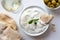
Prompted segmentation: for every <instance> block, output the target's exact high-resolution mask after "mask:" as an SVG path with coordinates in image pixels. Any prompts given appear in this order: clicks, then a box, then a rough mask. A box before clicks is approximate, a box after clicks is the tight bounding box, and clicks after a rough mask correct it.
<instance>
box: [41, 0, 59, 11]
mask: <svg viewBox="0 0 60 40" xmlns="http://www.w3.org/2000/svg"><path fill="white" fill-rule="evenodd" d="M42 1H43V3H44V0H42ZM44 5H45V7H46V8H48V9H50V10H57V9H59V8H60V6H58V7H56V8H50V7H48V6H47V5H46V4H45V3H44Z"/></svg>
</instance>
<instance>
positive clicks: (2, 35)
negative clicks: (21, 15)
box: [0, 14, 21, 40]
mask: <svg viewBox="0 0 60 40" xmlns="http://www.w3.org/2000/svg"><path fill="white" fill-rule="evenodd" d="M0 40H21V35H20V34H19V33H18V31H17V25H16V23H15V21H14V20H13V19H12V18H11V17H9V16H7V15H6V14H0Z"/></svg>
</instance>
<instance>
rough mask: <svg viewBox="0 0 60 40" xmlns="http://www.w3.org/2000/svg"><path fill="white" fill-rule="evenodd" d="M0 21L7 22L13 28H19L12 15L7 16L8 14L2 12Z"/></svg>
mask: <svg viewBox="0 0 60 40" xmlns="http://www.w3.org/2000/svg"><path fill="white" fill-rule="evenodd" d="M0 21H2V22H4V23H6V25H8V26H9V27H11V28H12V29H13V30H17V25H16V23H15V21H14V20H13V19H12V18H11V17H9V16H7V15H6V14H0Z"/></svg>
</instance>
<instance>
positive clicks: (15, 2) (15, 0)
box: [2, 0, 21, 12]
mask: <svg viewBox="0 0 60 40" xmlns="http://www.w3.org/2000/svg"><path fill="white" fill-rule="evenodd" d="M2 6H3V8H5V9H6V10H8V11H11V12H15V11H17V10H18V9H19V8H20V7H21V0H2Z"/></svg>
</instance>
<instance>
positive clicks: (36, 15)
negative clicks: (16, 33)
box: [21, 7, 46, 34]
mask: <svg viewBox="0 0 60 40" xmlns="http://www.w3.org/2000/svg"><path fill="white" fill-rule="evenodd" d="M43 14H46V12H44V11H43V10H41V9H40V8H38V7H31V8H27V9H26V10H24V11H23V13H22V15H21V27H22V28H23V29H24V30H25V31H27V32H28V33H31V34H36V33H41V32H43V31H44V30H45V29H46V25H42V23H41V20H40V17H41V15H43ZM32 19H39V20H38V21H37V25H35V24H34V23H31V24H29V23H28V22H29V21H30V20H32Z"/></svg>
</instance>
